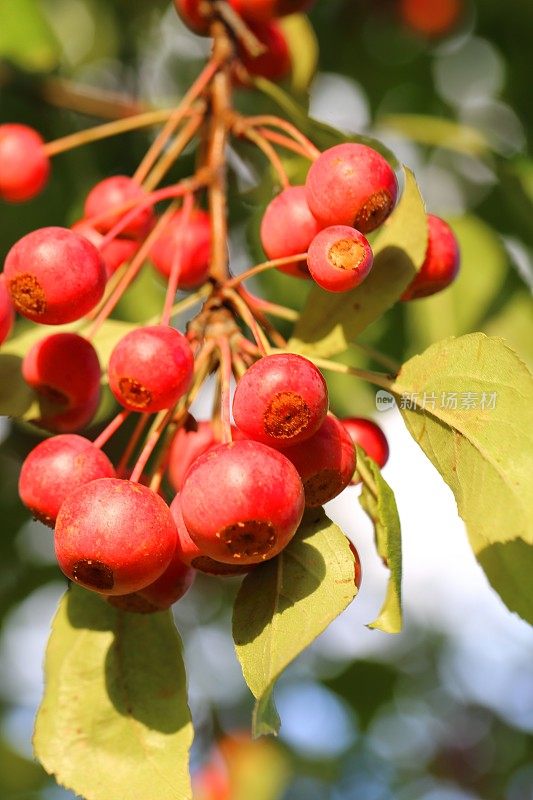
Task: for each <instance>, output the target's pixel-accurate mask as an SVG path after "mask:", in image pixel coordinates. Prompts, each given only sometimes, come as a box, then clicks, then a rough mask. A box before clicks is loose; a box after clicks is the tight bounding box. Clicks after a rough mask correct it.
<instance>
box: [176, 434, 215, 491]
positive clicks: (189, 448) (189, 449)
mask: <svg viewBox="0 0 533 800" xmlns="http://www.w3.org/2000/svg"><path fill="white" fill-rule="evenodd" d="M216 444H220V440H219V439H217V437H216V435H215V432H214V430H213V426H212V425H211V423H210V422H199V423H198V429H197V430H195V431H194V430H193V431H188V430H186V429H185V428H180V429H179V430H178V431H177V433H176V435H175V436H174V439H173V440H172V444H171V446H170V451H169V458H168V467H167V475H168V480H169V482H170V485H171V486H172V487H173V488H174V489H175V490H176V491H177V492H179V491H180V490H181V488H182V486H183V482H184V480H185V476H186V474H187V472H188V470H189V467H190V466H191V464H192V463H193V462H194V461H196V459H197V458H199V457H200V456H201V455H203V453H206V452H207V451H208V450H209V449H210V448H211V447H213V446H214V445H216Z"/></svg>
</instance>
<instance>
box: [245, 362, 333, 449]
mask: <svg viewBox="0 0 533 800" xmlns="http://www.w3.org/2000/svg"><path fill="white" fill-rule="evenodd" d="M327 410H328V389H327V385H326V382H325V380H324V378H323V376H322V373H321V372H320V370H319V369H317V368H316V367H315V365H314V364H312V363H311V362H310V361H308V360H307V359H306V358H303V357H302V356H298V355H295V354H294V353H280V354H279V355H271V356H265V357H264V358H262V359H261V360H260V361H257V362H256V363H255V364H253V366H251V367H250V368H249V369H248V370H247V371H246V372H245V373H244V375H243V377H242V378H241V380H240V381H239V383H238V384H237V389H236V391H235V396H234V398H233V417H234V419H235V424H236V425H237V427H238V428H239V430H241V431H242V432H243V433H244V434H245V435H246V436H248V437H249V438H250V439H254V440H256V441H258V442H263V443H264V444H268V445H270V446H271V447H275V448H285V447H290V446H291V445H293V444H296V443H297V442H303V441H304V440H305V439H308V438H309V437H310V436H312V435H313V434H314V433H315V432H316V431H317V430H318V429H319V427H320V426H321V425H322V423H323V421H324V418H325V416H326V414H327Z"/></svg>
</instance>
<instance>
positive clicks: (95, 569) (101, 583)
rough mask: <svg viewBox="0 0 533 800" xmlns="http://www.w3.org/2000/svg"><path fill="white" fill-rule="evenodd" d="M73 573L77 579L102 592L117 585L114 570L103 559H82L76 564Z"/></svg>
mask: <svg viewBox="0 0 533 800" xmlns="http://www.w3.org/2000/svg"><path fill="white" fill-rule="evenodd" d="M72 575H73V577H74V580H75V581H79V582H80V583H83V584H85V585H86V586H90V587H91V588H93V589H96V590H97V591H101V592H105V591H109V590H110V589H112V588H113V586H114V585H115V579H114V577H113V570H111V569H110V568H109V567H108V566H107V565H106V564H102V562H101V561H93V560H92V559H82V560H81V561H78V562H77V563H76V564H75V565H74V569H73V570H72Z"/></svg>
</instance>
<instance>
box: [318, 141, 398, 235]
mask: <svg viewBox="0 0 533 800" xmlns="http://www.w3.org/2000/svg"><path fill="white" fill-rule="evenodd" d="M305 190H306V196H307V202H308V203H309V208H310V209H311V212H312V213H313V214H314V216H315V217H316V218H317V219H318V221H319V223H320V224H321V226H322V227H326V226H327V225H349V226H351V227H354V228H357V230H359V231H361V233H369V232H370V231H373V230H374V229H375V228H377V227H379V226H380V225H381V224H382V223H383V222H384V221H385V220H386V219H387V217H388V216H389V214H390V213H391V211H392V209H393V208H394V205H395V203H396V199H397V196H398V182H397V180H396V175H395V174H394V171H393V170H392V168H391V167H390V165H389V164H388V162H387V161H386V160H385V159H384V158H383V156H382V155H380V153H378V152H377V151H376V150H374V149H373V148H372V147H368V146H367V145H364V144H355V143H351V142H348V143H346V144H338V145H335V147H330V148H329V149H328V150H326V151H325V152H324V153H322V155H320V156H319V157H318V158H317V160H316V161H315V162H314V163H313V164H312V166H311V169H310V170H309V174H308V176H307V181H306V184H305Z"/></svg>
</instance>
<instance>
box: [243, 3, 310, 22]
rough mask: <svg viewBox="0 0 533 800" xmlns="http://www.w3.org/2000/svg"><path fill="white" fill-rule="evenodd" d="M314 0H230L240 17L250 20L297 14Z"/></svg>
mask: <svg viewBox="0 0 533 800" xmlns="http://www.w3.org/2000/svg"><path fill="white" fill-rule="evenodd" d="M314 2H315V0H230V4H231V5H232V6H233V8H234V9H235V11H237V12H238V13H239V14H240V15H241V16H242V17H244V18H245V19H247V20H250V21H252V22H268V21H269V20H271V19H274V18H275V17H284V16H286V15H287V14H298V13H301V12H302V11H307V9H309V8H311V6H312V5H313V3H314Z"/></svg>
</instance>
